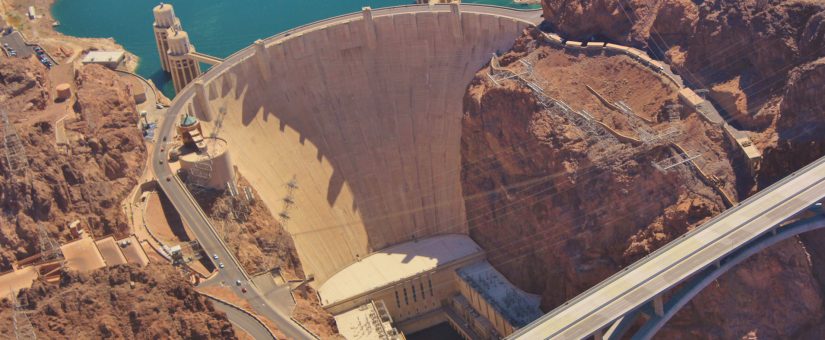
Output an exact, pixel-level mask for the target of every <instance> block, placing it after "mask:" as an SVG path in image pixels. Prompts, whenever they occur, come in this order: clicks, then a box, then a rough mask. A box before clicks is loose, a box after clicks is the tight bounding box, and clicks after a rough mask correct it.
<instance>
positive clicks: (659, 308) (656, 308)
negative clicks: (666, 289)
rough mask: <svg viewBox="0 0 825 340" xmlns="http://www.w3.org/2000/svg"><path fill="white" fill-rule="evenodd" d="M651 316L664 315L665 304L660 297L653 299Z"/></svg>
mask: <svg viewBox="0 0 825 340" xmlns="http://www.w3.org/2000/svg"><path fill="white" fill-rule="evenodd" d="M653 314H656V316H658V317H662V316H663V315H665V304H664V302H663V301H662V295H656V297H655V298H653Z"/></svg>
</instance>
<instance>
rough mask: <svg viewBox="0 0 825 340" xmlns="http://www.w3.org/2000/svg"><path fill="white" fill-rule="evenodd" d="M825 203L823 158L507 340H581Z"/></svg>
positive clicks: (619, 273) (824, 161)
mask: <svg viewBox="0 0 825 340" xmlns="http://www.w3.org/2000/svg"><path fill="white" fill-rule="evenodd" d="M823 197H825V157H823V158H820V159H818V160H816V161H814V162H813V163H811V164H809V165H808V166H806V167H804V168H802V169H800V170H798V171H797V172H795V173H793V174H792V175H790V176H788V177H786V178H784V179H782V180H781V181H779V182H778V183H776V184H774V185H772V186H770V187H768V188H765V189H763V190H762V191H760V192H759V193H757V194H756V195H754V196H752V197H750V198H748V199H747V200H745V201H743V202H742V203H741V204H740V205H738V206H736V207H734V208H731V209H728V210H726V211H725V212H723V213H722V214H720V215H719V216H717V217H715V218H713V219H711V220H710V221H708V222H706V223H704V224H702V225H701V226H700V227H698V228H696V229H694V230H692V231H691V232H688V233H686V234H684V235H683V236H682V237H680V238H679V239H676V240H674V241H671V242H670V243H668V244H667V245H665V246H664V247H662V248H661V249H659V250H657V251H655V252H653V253H652V254H650V255H648V256H646V257H645V258H643V259H641V260H639V261H637V262H636V263H634V264H632V265H631V266H629V267H627V268H625V269H623V270H622V271H620V272H618V273H616V274H614V275H613V276H611V277H609V278H608V279H607V280H605V281H602V282H601V283H599V284H598V285H596V286H595V287H593V288H591V289H589V290H587V291H586V292H584V293H582V294H580V295H579V296H577V297H576V298H574V299H573V300H571V301H568V302H566V303H565V304H564V305H562V306H560V307H558V308H556V309H554V310H553V311H551V312H550V313H548V314H546V315H545V316H542V317H541V318H539V319H538V320H536V321H534V322H533V323H531V324H530V325H528V326H527V327H524V328H522V329H520V330H519V331H517V332H516V333H514V334H512V335H511V336H510V337H509V338H511V339H551V338H552V339H581V338H585V337H587V336H590V335H592V334H595V333H596V332H598V331H599V330H601V329H603V328H604V327H605V326H607V325H609V324H610V323H611V322H612V321H614V320H616V319H618V318H619V317H621V316H622V315H625V314H627V313H629V312H631V311H633V310H634V309H636V308H637V307H639V306H642V305H643V304H645V303H647V302H648V301H650V300H652V299H653V298H654V297H656V296H658V295H660V294H662V293H663V292H666V291H668V290H669V289H671V288H673V287H674V286H676V285H677V284H679V283H681V282H683V281H684V280H686V279H687V278H689V277H691V276H692V275H694V274H695V273H697V272H699V271H701V270H703V269H705V268H707V267H708V266H711V265H713V264H714V263H716V262H717V261H719V260H720V259H722V258H723V257H724V256H726V255H728V254H730V253H732V252H733V251H735V250H736V249H738V248H739V247H741V246H743V245H745V244H747V243H748V242H750V241H752V240H754V239H756V238H758V237H760V236H761V235H764V234H765V233H767V232H770V231H771V230H772V229H774V228H776V227H777V226H778V225H779V224H780V223H782V222H784V221H785V220H787V219H789V218H790V217H792V216H794V215H796V214H798V213H800V212H802V211H804V210H806V209H808V208H809V207H810V206H812V205H814V204H815V203H817V202H818V201H820V200H822V199H823Z"/></svg>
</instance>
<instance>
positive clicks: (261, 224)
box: [195, 170, 338, 338]
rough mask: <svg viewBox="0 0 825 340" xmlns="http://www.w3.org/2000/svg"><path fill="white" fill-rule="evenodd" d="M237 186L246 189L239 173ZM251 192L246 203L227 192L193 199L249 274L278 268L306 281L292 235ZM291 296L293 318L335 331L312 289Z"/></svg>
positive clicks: (324, 332) (322, 331)
mask: <svg viewBox="0 0 825 340" xmlns="http://www.w3.org/2000/svg"><path fill="white" fill-rule="evenodd" d="M236 174H238V172H237V170H236ZM238 184H239V186H240V187H241V188H244V187H249V183H248V182H247V181H246V180H245V179H244V178H243V176H241V175H240V174H239V175H238ZM252 192H253V196H254V200H253V201H249V202H247V203H245V204H243V203H242V202H246V199H245V198H243V197H241V196H244V194H243V193H241V194H240V195H239V197H238V198H232V197H231V196H230V195H229V193H228V192H221V193H218V192H213V191H202V192H199V193H197V194H196V195H195V197H196V199H197V200H198V203H200V204H201V207H202V208H203V209H204V211H207V212H208V214H209V216H210V217H211V219H212V223H213V224H214V225H215V228H216V229H217V230H218V231H219V232H220V233H222V235H223V238H224V241H225V242H226V244H227V245H228V246H229V248H230V249H232V251H233V252H234V253H235V256H236V257H237V258H238V261H240V262H241V265H242V266H243V267H244V269H245V270H246V271H247V272H248V273H250V274H251V275H254V274H257V273H262V272H266V271H270V270H274V269H278V270H279V271H280V273H281V276H283V277H284V278H285V279H286V280H302V279H305V275H304V272H303V269H302V267H301V260H300V259H299V258H298V253H297V251H296V250H295V244H294V243H293V242H292V236H291V235H289V233H288V232H287V231H286V230H284V228H283V227H282V226H281V223H280V222H279V221H278V220H276V219H275V218H274V217H273V216H272V214H270V212H269V209H267V207H266V205H264V203H263V201H261V199H260V197H259V196H257V193H256V192H255V190H254V189H253V190H252ZM293 296H294V297H295V301H296V305H295V310H294V312H293V317H294V318H295V319H296V320H298V321H299V322H300V323H301V324H302V325H304V327H307V328H308V329H310V330H311V331H312V332H313V333H315V334H318V335H320V336H322V337H324V338H330V337H333V336H334V335H335V334H336V333H337V332H338V329H337V327H336V325H335V320H334V319H333V317H332V315H331V314H329V312H327V311H326V310H324V309H323V308H322V307H321V304H320V302H319V301H318V295H317V294H316V293H315V291H314V290H312V288H310V287H306V286H304V288H302V289H299V290H296V291H295V292H293Z"/></svg>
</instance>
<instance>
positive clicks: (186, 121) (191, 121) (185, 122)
mask: <svg viewBox="0 0 825 340" xmlns="http://www.w3.org/2000/svg"><path fill="white" fill-rule="evenodd" d="M197 123H198V119H197V118H195V116H190V115H184V116H183V117H181V119H180V126H181V127H191V126H195V124H197Z"/></svg>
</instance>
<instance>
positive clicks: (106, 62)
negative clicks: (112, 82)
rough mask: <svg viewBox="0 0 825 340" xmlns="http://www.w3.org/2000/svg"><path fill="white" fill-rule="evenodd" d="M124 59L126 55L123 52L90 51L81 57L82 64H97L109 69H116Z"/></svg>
mask: <svg viewBox="0 0 825 340" xmlns="http://www.w3.org/2000/svg"><path fill="white" fill-rule="evenodd" d="M125 59H126V53H125V52H123V51H91V52H89V53H86V56H84V57H83V60H82V62H83V64H84V65H86V64H98V65H103V66H106V67H108V68H111V69H117V68H118V67H119V66H120V64H121V63H122V62H123V60H125Z"/></svg>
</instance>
